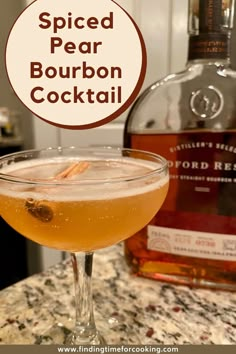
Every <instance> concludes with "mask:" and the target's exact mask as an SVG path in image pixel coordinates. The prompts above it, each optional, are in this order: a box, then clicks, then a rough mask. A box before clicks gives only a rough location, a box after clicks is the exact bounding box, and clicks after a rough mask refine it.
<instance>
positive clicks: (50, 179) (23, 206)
mask: <svg viewBox="0 0 236 354" xmlns="http://www.w3.org/2000/svg"><path fill="white" fill-rule="evenodd" d="M155 168H156V164H154V163H153V162H150V161H142V160H141V159H135V158H126V157H120V158H119V159H113V160H112V159H107V160H106V159H103V160H101V159H99V158H98V159H96V158H93V159H90V160H89V159H84V158H82V159H79V158H75V157H70V158H68V157H60V156H59V157H54V158H45V159H37V160H33V161H31V160H29V161H22V162H18V163H16V164H13V165H10V166H6V167H5V168H3V169H2V171H1V172H2V173H4V174H10V175H11V176H14V178H16V179H19V181H20V179H24V180H27V181H28V184H26V183H22V184H21V183H20V182H19V183H17V184H14V183H12V185H11V183H9V181H8V182H4V181H1V182H0V214H1V215H2V217H3V218H4V219H5V220H6V221H7V222H8V223H9V224H10V225H11V226H12V227H13V228H15V229H16V230H17V231H18V232H19V233H21V234H22V235H24V236H26V237H28V238H30V239H32V240H33V241H35V242H37V243H39V244H42V245H44V246H48V247H52V248H56V249H61V250H65V251H71V252H76V251H91V250H96V249H99V248H103V247H106V246H110V245H112V244H114V243H117V242H119V241H121V240H124V239H125V238H127V237H129V236H130V235H132V234H133V233H134V232H136V231H138V230H139V229H141V228H142V227H143V225H145V224H147V223H148V222H149V221H150V219H151V218H152V217H153V216H154V215H155V213H156V211H157V209H159V208H160V206H161V204H162V203H163V201H164V199H165V196H166V193H167V189H168V177H164V178H162V177H160V176H159V175H155V174H153V176H152V174H151V173H150V172H152V170H153V171H154V170H155ZM145 174H150V177H148V178H145V179H143V178H142V177H141V176H145ZM139 176H140V177H139ZM126 177H127V179H126ZM130 178H132V183H130V182H129V179H130ZM133 179H135V181H134V180H133ZM111 180H112V183H110V181H111ZM31 182H32V184H31ZM35 182H37V184H35ZM6 185H7V188H6ZM13 210H14V212H13Z"/></svg>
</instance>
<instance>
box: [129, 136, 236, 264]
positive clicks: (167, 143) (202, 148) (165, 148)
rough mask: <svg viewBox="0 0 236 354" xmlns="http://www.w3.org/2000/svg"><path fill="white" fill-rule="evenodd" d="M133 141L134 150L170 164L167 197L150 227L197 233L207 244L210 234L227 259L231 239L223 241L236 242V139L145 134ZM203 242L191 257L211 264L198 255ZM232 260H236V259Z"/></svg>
mask: <svg viewBox="0 0 236 354" xmlns="http://www.w3.org/2000/svg"><path fill="white" fill-rule="evenodd" d="M130 139H131V147H132V148H136V149H143V150H148V151H152V152H155V153H159V154H161V155H163V156H164V157H165V158H166V159H167V160H168V162H169V168H170V188H169V192H168V195H167V198H166V200H165V202H164V204H163V207H162V208H161V210H160V211H159V212H158V214H157V215H156V216H155V217H154V219H153V220H152V222H151V225H153V226H159V227H162V228H167V229H168V230H170V229H177V230H181V231H182V232H183V230H185V231H186V232H188V234H189V231H193V232H198V233H202V237H203V236H204V235H205V236H206V238H207V237H208V236H209V234H210V237H211V238H214V239H215V240H216V241H215V242H216V245H217V246H216V250H215V252H220V253H222V255H221V256H222V257H223V259H225V258H224V257H225V254H224V253H223V244H224V242H223V241H224V238H225V236H224V235H228V236H227V238H226V239H225V241H228V240H229V241H232V242H233V244H234V242H235V241H234V240H236V237H235V236H236V133H235V132H233V131H226V132H224V133H214V132H209V131H208V132H204V131H195V132H194V131H193V132H183V133H180V134H145V133H143V134H131V136H130ZM169 235H173V233H172V232H170V234H169ZM195 235H196V234H195ZM197 235H198V236H197V239H198V237H200V234H197ZM213 235H214V236H213ZM170 238H171V242H172V238H173V237H172V236H170ZM219 239H221V242H220V243H219V242H218V241H217V240H219ZM173 242H175V241H173ZM192 242H194V238H193V241H192ZM199 242H200V241H199ZM199 242H197V243H196V244H195V248H196V249H198V251H196V250H195V251H194V253H192V254H189V253H188V255H189V256H193V257H197V253H198V257H202V258H211V257H212V255H211V254H208V253H205V254H203V253H199V252H200V251H199V250H200V249H201V247H202V246H201V247H200V243H199ZM226 243H227V242H226ZM202 244H204V242H203V243H202ZM230 244H231V242H230ZM149 246H150V245H149ZM226 247H228V246H226ZM234 247H235V246H234ZM172 248H173V246H172ZM206 249H207V248H206ZM168 252H169V251H168ZM175 252H176V254H179V255H180V254H182V253H181V252H183V250H182V251H181V250H180V249H179V250H178V249H177V248H176V249H175ZM190 253H191V252H190ZM215 256H216V259H220V255H218V256H217V255H215ZM227 257H228V256H227ZM233 257H234V259H236V257H235V254H234V256H233ZM227 259H228V258H227ZM230 259H231V258H230Z"/></svg>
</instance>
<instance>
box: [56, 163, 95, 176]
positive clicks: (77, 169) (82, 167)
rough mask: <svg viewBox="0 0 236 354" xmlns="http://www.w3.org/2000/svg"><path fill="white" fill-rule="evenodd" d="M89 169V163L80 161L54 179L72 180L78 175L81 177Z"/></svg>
mask: <svg viewBox="0 0 236 354" xmlns="http://www.w3.org/2000/svg"><path fill="white" fill-rule="evenodd" d="M88 167H89V162H87V161H80V162H76V163H73V164H72V165H71V166H69V167H67V168H66V169H65V170H63V171H62V172H60V173H58V174H57V175H56V176H55V177H54V179H56V180H61V179H67V178H71V177H73V176H76V175H80V174H81V173H83V172H84V171H86V170H87V168H88Z"/></svg>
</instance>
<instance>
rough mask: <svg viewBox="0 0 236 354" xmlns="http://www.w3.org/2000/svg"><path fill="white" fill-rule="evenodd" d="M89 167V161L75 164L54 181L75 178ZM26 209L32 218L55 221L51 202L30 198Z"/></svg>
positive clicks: (58, 175) (54, 178) (59, 174)
mask: <svg viewBox="0 0 236 354" xmlns="http://www.w3.org/2000/svg"><path fill="white" fill-rule="evenodd" d="M88 167H89V162H87V161H80V162H76V163H73V164H72V165H71V166H69V167H67V168H66V169H65V170H63V171H61V172H60V173H58V174H57V175H56V176H55V177H53V180H63V179H69V178H71V177H73V176H76V175H79V174H81V173H83V172H84V171H86V170H87V168H88ZM38 189H39V188H38ZM38 189H37V190H38ZM44 190H45V188H44ZM25 208H26V210H27V211H28V212H29V213H30V214H31V215H32V216H34V217H35V218H37V219H38V220H40V221H42V222H49V221H51V220H52V219H53V215H54V214H53V209H52V208H51V206H50V202H48V201H40V200H34V199H33V198H28V199H27V200H26V202H25Z"/></svg>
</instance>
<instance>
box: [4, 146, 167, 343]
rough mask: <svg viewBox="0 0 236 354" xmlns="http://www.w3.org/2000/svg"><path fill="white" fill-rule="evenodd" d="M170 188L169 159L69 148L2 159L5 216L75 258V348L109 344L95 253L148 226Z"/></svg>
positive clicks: (39, 240)
mask: <svg viewBox="0 0 236 354" xmlns="http://www.w3.org/2000/svg"><path fill="white" fill-rule="evenodd" d="M167 190H168V169H167V163H166V161H165V160H164V159H163V158H161V157H160V156H157V155H154V154H151V153H147V152H142V151H137V150H136V151H135V150H129V149H112V148H100V149H98V148H97V149H82V148H74V147H71V148H56V149H45V150H40V151H38V150H37V151H36V150H33V151H24V152H20V153H16V154H11V155H7V156H5V157H3V158H1V159H0V214H1V216H2V217H3V218H4V219H5V220H6V221H7V222H8V223H9V224H10V225H11V226H12V227H13V228H14V229H16V230H17V231H18V232H19V233H21V234H22V235H24V236H25V237H27V238H29V239H31V240H33V241H35V242H37V243H39V244H41V245H44V246H48V247H52V248H55V249H60V250H63V251H69V252H71V253H72V261H73V269H74V270H75V272H76V276H75V279H76V305H77V320H76V329H75V331H74V334H73V336H72V338H71V343H74V344H101V343H104V340H103V338H101V336H100V335H99V333H98V332H97V330H96V327H95V324H94V320H93V315H92V306H91V301H92V299H91V297H92V295H91V288H90V278H91V272H92V255H93V251H94V250H96V249H100V248H103V247H107V246H110V245H113V244H115V243H118V242H120V241H122V240H124V239H126V238H128V237H129V236H131V235H132V234H134V233H135V232H137V231H138V230H140V229H141V228H143V227H144V226H145V225H146V224H147V223H148V222H149V221H150V220H151V219H152V217H153V216H154V215H155V214H156V212H157V210H158V209H159V208H160V207H161V205H162V203H163V201H164V199H165V196H166V194H167ZM78 267H79V269H80V270H79V271H78ZM76 269H77V271H76ZM81 269H83V272H81ZM78 274H80V277H79V278H80V279H78ZM78 281H80V283H78ZM81 289H83V291H81ZM85 289H86V290H85ZM85 296H86V299H87V300H86V301H83V299H82V297H85ZM88 300H89V301H88Z"/></svg>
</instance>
